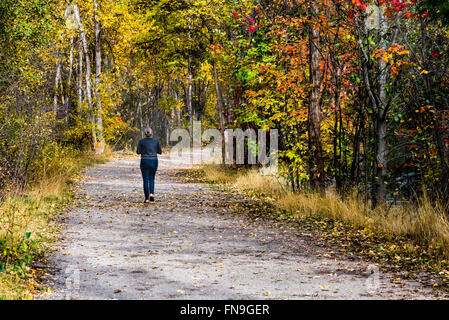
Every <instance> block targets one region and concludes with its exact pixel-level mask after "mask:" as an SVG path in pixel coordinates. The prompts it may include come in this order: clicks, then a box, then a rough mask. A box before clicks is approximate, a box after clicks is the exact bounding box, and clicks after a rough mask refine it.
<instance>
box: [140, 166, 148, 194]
mask: <svg viewBox="0 0 449 320" xmlns="http://www.w3.org/2000/svg"><path fill="white" fill-rule="evenodd" d="M140 170H141V171H142V178H143V192H144V193H145V200H148V198H149V197H150V190H148V189H149V188H148V187H149V184H150V169H149V168H140Z"/></svg>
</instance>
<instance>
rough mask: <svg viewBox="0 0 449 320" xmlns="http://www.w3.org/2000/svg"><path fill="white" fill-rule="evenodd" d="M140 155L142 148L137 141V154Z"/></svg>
mask: <svg viewBox="0 0 449 320" xmlns="http://www.w3.org/2000/svg"><path fill="white" fill-rule="evenodd" d="M141 153H142V148H141V146H140V141H139V143H138V144H137V154H141Z"/></svg>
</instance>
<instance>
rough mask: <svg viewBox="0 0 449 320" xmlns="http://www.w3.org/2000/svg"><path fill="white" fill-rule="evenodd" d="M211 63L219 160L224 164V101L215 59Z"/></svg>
mask: <svg viewBox="0 0 449 320" xmlns="http://www.w3.org/2000/svg"><path fill="white" fill-rule="evenodd" d="M212 65H213V68H214V81H215V92H216V94H217V112H218V122H219V129H220V133H221V160H222V163H223V164H224V163H225V136H224V129H225V123H224V115H223V106H224V103H223V95H222V92H221V86H220V80H219V79H218V72H217V64H216V62H215V59H213V60H212Z"/></svg>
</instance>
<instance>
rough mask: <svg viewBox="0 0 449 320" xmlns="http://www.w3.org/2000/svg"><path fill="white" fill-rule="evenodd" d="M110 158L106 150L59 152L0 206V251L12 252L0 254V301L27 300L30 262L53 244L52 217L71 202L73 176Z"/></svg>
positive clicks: (32, 284)
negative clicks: (98, 152) (28, 184)
mask: <svg viewBox="0 0 449 320" xmlns="http://www.w3.org/2000/svg"><path fill="white" fill-rule="evenodd" d="M110 157H111V152H110V149H108V150H107V152H106V153H105V154H103V155H93V154H85V155H81V156H80V155H76V154H75V153H70V152H67V153H61V154H60V155H59V156H58V157H56V158H55V159H53V160H52V161H51V162H50V163H47V164H45V166H44V167H43V169H44V173H43V175H42V177H41V179H40V181H38V182H36V183H34V185H33V186H31V187H30V188H29V189H28V190H26V191H25V192H19V191H17V190H15V191H11V192H10V193H9V194H8V195H7V196H6V198H5V199H4V200H3V201H2V202H1V203H0V247H1V249H2V250H1V251H3V250H11V251H12V252H10V253H9V254H5V251H3V252H0V262H3V263H4V266H3V267H4V269H5V272H0V299H27V298H29V297H30V293H31V292H32V291H33V290H35V285H36V283H35V277H34V275H35V270H33V269H32V263H31V264H30V259H32V261H36V260H39V259H41V258H42V257H43V256H44V254H45V252H46V250H47V249H48V246H49V244H50V243H51V242H52V241H54V239H55V236H56V232H57V229H56V227H55V225H54V224H53V223H52V219H51V218H52V216H54V215H55V214H57V213H59V212H61V210H62V208H63V207H64V206H65V205H66V204H67V203H68V201H69V200H70V199H71V190H70V189H71V188H70V185H72V184H73V183H74V180H75V179H77V173H78V172H79V171H80V170H81V169H82V168H83V167H86V166H89V165H94V164H97V163H104V162H106V161H108V160H109V159H110ZM27 235H28V237H27ZM23 243H26V244H27V250H23ZM0 267H1V266H0Z"/></svg>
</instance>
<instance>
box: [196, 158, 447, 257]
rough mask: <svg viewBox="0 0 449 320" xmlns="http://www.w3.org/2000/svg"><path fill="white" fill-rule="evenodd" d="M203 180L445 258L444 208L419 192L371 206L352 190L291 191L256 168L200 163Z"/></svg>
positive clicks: (298, 213) (301, 214)
mask: <svg viewBox="0 0 449 320" xmlns="http://www.w3.org/2000/svg"><path fill="white" fill-rule="evenodd" d="M203 171H204V172H205V176H206V180H208V181H211V182H215V183H223V184H227V185H230V186H234V187H236V188H239V189H244V190H250V191H253V192H255V193H258V194H262V195H265V196H268V197H271V198H272V199H273V204H274V205H275V206H276V207H278V208H279V209H281V210H284V211H286V212H287V213H288V214H289V215H290V216H291V217H293V218H296V219H300V218H304V217H320V218H325V219H332V220H339V221H344V222H347V223H349V224H351V225H352V226H355V227H361V228H368V229H369V230H372V231H373V232H377V233H379V234H382V235H384V236H387V237H395V236H399V237H403V238H407V239H410V240H412V241H413V242H415V243H416V244H419V245H420V246H423V247H425V248H426V249H428V250H431V251H432V253H433V254H434V255H435V257H436V258H439V259H447V258H449V221H448V217H447V212H448V208H447V207H444V206H443V205H441V204H438V203H437V204H435V203H431V202H430V201H429V199H428V198H427V196H426V194H425V193H423V196H422V198H421V199H419V200H418V201H417V202H413V203H408V204H402V205H396V206H391V207H379V208H377V209H374V210H372V209H371V208H369V206H368V204H367V203H364V201H363V200H361V199H359V198H358V197H357V195H356V193H354V194H352V195H350V196H348V197H346V198H342V197H341V196H340V195H338V194H337V193H336V192H334V191H332V190H328V191H327V192H326V195H324V196H323V195H320V194H315V193H307V192H303V193H294V192H291V191H288V190H287V189H286V188H285V185H286V181H284V180H282V179H280V178H277V177H275V176H264V175H261V174H260V173H259V171H257V170H249V171H239V172H236V171H234V172H232V169H231V168H223V167H219V166H204V167H203Z"/></svg>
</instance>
